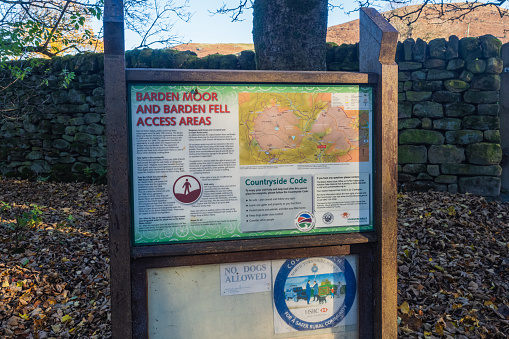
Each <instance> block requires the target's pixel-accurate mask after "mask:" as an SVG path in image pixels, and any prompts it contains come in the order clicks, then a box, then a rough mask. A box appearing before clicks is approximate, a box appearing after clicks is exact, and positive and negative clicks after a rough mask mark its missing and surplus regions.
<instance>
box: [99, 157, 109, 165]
mask: <svg viewBox="0 0 509 339" xmlns="http://www.w3.org/2000/svg"><path fill="white" fill-rule="evenodd" d="M97 162H98V163H100V164H101V165H103V166H107V165H108V159H107V158H98V159H97Z"/></svg>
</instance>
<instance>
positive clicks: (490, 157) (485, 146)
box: [466, 142, 502, 165]
mask: <svg viewBox="0 0 509 339" xmlns="http://www.w3.org/2000/svg"><path fill="white" fill-rule="evenodd" d="M466 153H467V159H468V162H469V163H471V164H476V165H498V164H499V163H500V161H502V148H501V147H500V144H493V143H488V142H480V143H476V144H470V145H468V146H467V149H466Z"/></svg>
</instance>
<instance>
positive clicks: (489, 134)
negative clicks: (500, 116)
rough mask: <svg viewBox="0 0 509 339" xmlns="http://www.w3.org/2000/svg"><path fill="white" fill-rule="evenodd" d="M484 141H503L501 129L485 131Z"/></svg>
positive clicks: (498, 142) (497, 142)
mask: <svg viewBox="0 0 509 339" xmlns="http://www.w3.org/2000/svg"><path fill="white" fill-rule="evenodd" d="M484 141H486V142H493V143H496V144H500V142H501V139H500V131H499V130H489V131H484Z"/></svg>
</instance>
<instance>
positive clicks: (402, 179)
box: [398, 173, 416, 182]
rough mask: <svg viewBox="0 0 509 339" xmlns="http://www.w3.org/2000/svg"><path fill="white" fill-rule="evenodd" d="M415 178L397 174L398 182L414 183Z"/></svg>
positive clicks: (409, 175)
mask: <svg viewBox="0 0 509 339" xmlns="http://www.w3.org/2000/svg"><path fill="white" fill-rule="evenodd" d="M415 179H416V177H415V176H414V175H411V174H408V173H398V181H399V182H412V181H415Z"/></svg>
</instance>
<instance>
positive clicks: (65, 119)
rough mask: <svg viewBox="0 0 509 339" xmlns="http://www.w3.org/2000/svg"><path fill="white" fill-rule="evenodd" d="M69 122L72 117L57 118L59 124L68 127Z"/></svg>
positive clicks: (61, 115) (60, 115)
mask: <svg viewBox="0 0 509 339" xmlns="http://www.w3.org/2000/svg"><path fill="white" fill-rule="evenodd" d="M69 120H71V117H70V116H69V115H63V114H59V115H58V116H57V122H58V123H59V124H64V125H67V124H69Z"/></svg>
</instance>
